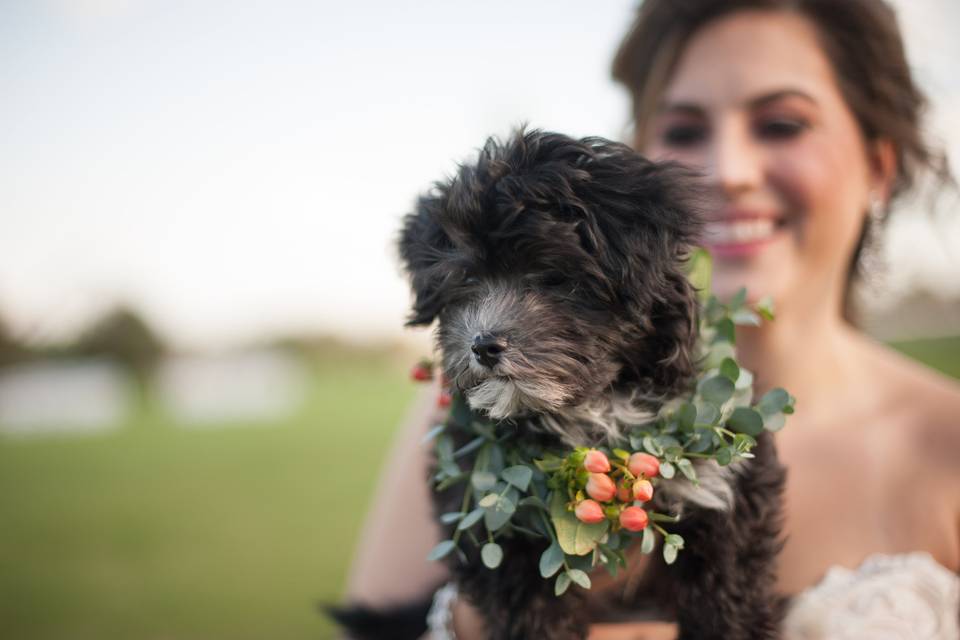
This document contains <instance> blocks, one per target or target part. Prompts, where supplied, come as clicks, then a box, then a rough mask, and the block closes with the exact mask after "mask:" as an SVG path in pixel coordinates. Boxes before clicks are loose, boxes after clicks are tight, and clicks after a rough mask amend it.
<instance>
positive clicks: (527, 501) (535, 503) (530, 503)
mask: <svg viewBox="0 0 960 640" xmlns="http://www.w3.org/2000/svg"><path fill="white" fill-rule="evenodd" d="M517 506H518V507H536V508H537V509H543V510H544V511H550V509H549V508H548V507H547V504H546V503H545V502H544V501H543V500H541V499H540V498H539V497H537V496H527V497H526V498H523V499H522V500H520V502H518V503H517Z"/></svg>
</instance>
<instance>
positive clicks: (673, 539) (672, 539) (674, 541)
mask: <svg viewBox="0 0 960 640" xmlns="http://www.w3.org/2000/svg"><path fill="white" fill-rule="evenodd" d="M663 542H664V544H669V545H672V546H674V547H676V548H677V549H683V537H682V536H679V535H677V534H676V533H670V534H667V537H666V538H665V539H664V541H663Z"/></svg>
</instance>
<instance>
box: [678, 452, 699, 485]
mask: <svg viewBox="0 0 960 640" xmlns="http://www.w3.org/2000/svg"><path fill="white" fill-rule="evenodd" d="M677 468H678V469H680V473H682V474H683V475H685V476H686V477H687V479H688V480H690V481H691V482H693V483H697V484H699V482H700V481H699V480H698V479H697V471H696V470H695V469H694V468H693V463H692V462H690V460H689V459H688V458H681V459H680V460H678V461H677Z"/></svg>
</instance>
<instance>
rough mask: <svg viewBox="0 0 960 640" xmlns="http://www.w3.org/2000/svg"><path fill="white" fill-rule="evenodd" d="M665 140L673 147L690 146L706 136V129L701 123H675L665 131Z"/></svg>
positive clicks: (665, 142)
mask: <svg viewBox="0 0 960 640" xmlns="http://www.w3.org/2000/svg"><path fill="white" fill-rule="evenodd" d="M662 137H663V142H664V144H666V145H669V146H671V147H689V146H693V145H695V144H697V143H699V142H702V141H703V139H704V138H706V129H705V127H703V126H700V125H674V126H672V127H667V128H666V129H665V130H664V132H663V136H662Z"/></svg>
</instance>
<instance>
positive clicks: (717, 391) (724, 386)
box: [700, 376, 734, 405]
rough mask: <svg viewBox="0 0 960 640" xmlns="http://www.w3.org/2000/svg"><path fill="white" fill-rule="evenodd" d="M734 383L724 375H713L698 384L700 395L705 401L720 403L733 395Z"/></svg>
mask: <svg viewBox="0 0 960 640" xmlns="http://www.w3.org/2000/svg"><path fill="white" fill-rule="evenodd" d="M733 390H734V385H733V382H732V381H731V380H730V378H725V377H724V376H713V377H712V378H707V379H706V380H704V381H703V383H702V384H701V385H700V395H702V396H703V399H704V400H706V401H707V402H709V403H711V404H715V405H721V404H723V403H724V402H726V401H727V400H729V399H730V396H732V395H733Z"/></svg>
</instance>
